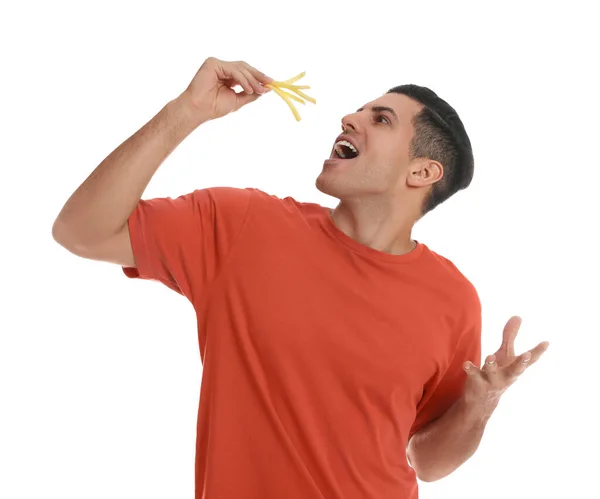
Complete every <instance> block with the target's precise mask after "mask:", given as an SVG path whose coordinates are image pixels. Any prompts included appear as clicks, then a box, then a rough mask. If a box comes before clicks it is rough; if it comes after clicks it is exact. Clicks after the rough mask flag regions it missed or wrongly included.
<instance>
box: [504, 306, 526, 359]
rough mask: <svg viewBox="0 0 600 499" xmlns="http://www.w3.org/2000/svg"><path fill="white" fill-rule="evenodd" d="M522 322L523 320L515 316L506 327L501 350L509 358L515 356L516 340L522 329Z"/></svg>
mask: <svg viewBox="0 0 600 499" xmlns="http://www.w3.org/2000/svg"><path fill="white" fill-rule="evenodd" d="M521 322H522V319H521V318H520V317H519V316H517V315H515V316H514V317H511V318H510V319H509V320H508V322H507V323H506V326H504V331H503V333H502V346H501V347H500V348H501V349H503V350H504V351H505V353H506V355H507V357H514V356H515V338H516V337H517V333H518V332H519V328H520V327H521Z"/></svg>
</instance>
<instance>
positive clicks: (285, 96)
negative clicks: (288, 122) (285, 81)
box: [265, 84, 302, 121]
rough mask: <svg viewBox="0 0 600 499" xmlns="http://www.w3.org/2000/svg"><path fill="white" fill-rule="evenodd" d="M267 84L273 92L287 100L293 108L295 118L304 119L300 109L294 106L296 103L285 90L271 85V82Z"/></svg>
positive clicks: (297, 119)
mask: <svg viewBox="0 0 600 499" xmlns="http://www.w3.org/2000/svg"><path fill="white" fill-rule="evenodd" d="M265 86H267V87H270V88H271V89H272V90H273V92H275V93H276V94H277V95H279V96H280V97H281V98H282V99H283V100H284V101H285V103H286V104H287V105H288V106H289V108H290V109H291V111H292V114H293V115H294V118H296V121H300V120H301V119H302V118H300V114H299V113H298V110H297V109H296V108H295V107H294V104H292V101H291V100H290V99H289V98H288V96H287V94H286V93H285V92H284V91H283V90H280V89H279V88H277V87H276V86H274V85H270V84H269V85H265Z"/></svg>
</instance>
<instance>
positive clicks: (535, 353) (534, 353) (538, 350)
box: [527, 341, 550, 366]
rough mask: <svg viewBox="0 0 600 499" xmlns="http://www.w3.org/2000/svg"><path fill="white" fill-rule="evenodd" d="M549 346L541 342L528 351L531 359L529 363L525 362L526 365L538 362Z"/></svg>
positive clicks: (545, 342) (547, 343)
mask: <svg viewBox="0 0 600 499" xmlns="http://www.w3.org/2000/svg"><path fill="white" fill-rule="evenodd" d="M549 345H550V343H549V342H547V341H542V342H541V343H540V344H539V345H538V346H536V347H535V348H532V349H531V350H529V353H530V354H531V359H530V360H529V362H527V364H528V365H530V366H531V365H533V364H535V363H536V362H537V361H538V360H540V357H541V356H542V355H543V353H544V352H545V351H546V350H548V346H549Z"/></svg>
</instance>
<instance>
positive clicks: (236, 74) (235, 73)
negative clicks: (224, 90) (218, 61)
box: [224, 65, 254, 94]
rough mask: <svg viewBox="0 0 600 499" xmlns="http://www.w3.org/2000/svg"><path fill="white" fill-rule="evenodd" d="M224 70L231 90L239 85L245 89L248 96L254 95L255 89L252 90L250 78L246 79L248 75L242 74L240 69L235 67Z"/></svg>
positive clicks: (226, 67) (227, 67)
mask: <svg viewBox="0 0 600 499" xmlns="http://www.w3.org/2000/svg"><path fill="white" fill-rule="evenodd" d="M224 69H225V71H224V75H225V78H224V79H226V82H227V84H228V85H229V86H230V87H231V88H233V87H235V86H236V85H239V86H240V87H242V88H243V89H244V92H246V93H247V94H253V93H254V89H253V88H252V85H250V82H249V81H248V78H247V77H246V75H244V73H242V71H241V70H240V69H238V68H236V67H235V66H233V65H231V66H229V65H228V66H225V67H224Z"/></svg>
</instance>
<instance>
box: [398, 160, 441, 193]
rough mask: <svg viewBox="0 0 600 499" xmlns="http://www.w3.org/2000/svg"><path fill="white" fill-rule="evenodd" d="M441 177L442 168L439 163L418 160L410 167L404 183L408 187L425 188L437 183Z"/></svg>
mask: <svg viewBox="0 0 600 499" xmlns="http://www.w3.org/2000/svg"><path fill="white" fill-rule="evenodd" d="M443 176H444V167H443V166H442V164H441V163H438V162H437V161H433V160H430V159H425V158H420V159H418V160H416V161H414V162H413V164H411V165H410V168H409V174H408V178H407V179H406V182H407V184H408V185H409V186H410V187H427V186H428V185H431V184H435V183H436V182H439V181H440V180H441V179H442V177H443Z"/></svg>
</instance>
